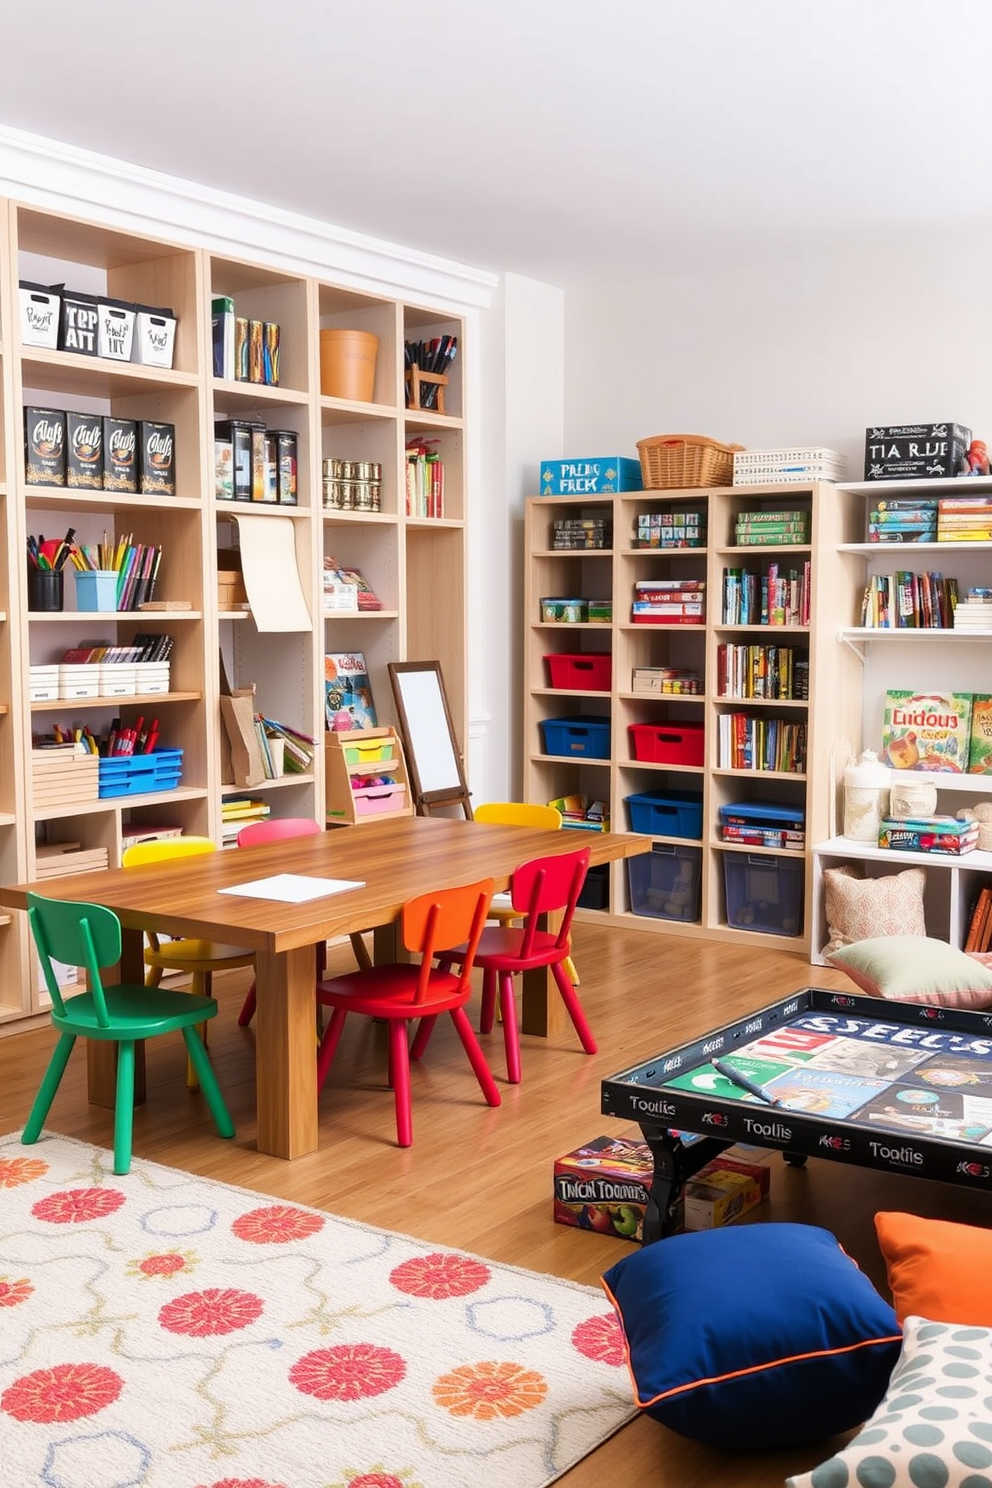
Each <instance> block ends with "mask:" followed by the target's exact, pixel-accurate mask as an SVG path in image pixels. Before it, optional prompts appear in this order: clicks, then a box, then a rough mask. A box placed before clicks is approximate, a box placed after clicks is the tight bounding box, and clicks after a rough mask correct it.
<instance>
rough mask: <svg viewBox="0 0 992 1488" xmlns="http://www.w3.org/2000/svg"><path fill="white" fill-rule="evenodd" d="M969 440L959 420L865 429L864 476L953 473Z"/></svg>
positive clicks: (940, 475)
mask: <svg viewBox="0 0 992 1488" xmlns="http://www.w3.org/2000/svg"><path fill="white" fill-rule="evenodd" d="M970 443H971V430H970V429H967V428H965V426H964V425H963V424H954V423H947V422H942V423H935V424H889V425H882V426H878V425H875V426H874V427H872V428H870V429H866V430H865V480H866V481H882V480H932V479H936V478H943V477H947V476H955V475H957V474H958V473H959V471H960V470H961V466H962V464H963V463H964V457H965V455H966V454H967V453H968V446H969V444H970Z"/></svg>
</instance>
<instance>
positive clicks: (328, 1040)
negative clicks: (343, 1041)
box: [317, 1007, 348, 1095]
mask: <svg viewBox="0 0 992 1488" xmlns="http://www.w3.org/2000/svg"><path fill="white" fill-rule="evenodd" d="M347 1016H348V1014H347V1012H346V1011H345V1009H344V1008H339V1007H338V1008H335V1009H334V1011H333V1013H332V1014H331V1018H330V1022H329V1023H328V1025H327V1027H326V1028H325V1029H324V1036H323V1038H322V1039H321V1041H320V1048H319V1049H318V1050H317V1093H318V1095H319V1094H320V1092H321V1091H322V1090H323V1088H324V1081H325V1080H326V1079H327V1071H328V1070H329V1069H330V1067H331V1060H332V1059H333V1058H334V1052H335V1050H336V1049H337V1046H338V1041H339V1039H340V1038H341V1031H342V1029H343V1028H344V1020H345V1018H347Z"/></svg>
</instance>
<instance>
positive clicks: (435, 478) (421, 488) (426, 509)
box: [406, 437, 444, 517]
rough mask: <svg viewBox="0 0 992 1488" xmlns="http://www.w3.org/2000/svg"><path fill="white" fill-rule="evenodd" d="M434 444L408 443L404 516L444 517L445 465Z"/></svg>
mask: <svg viewBox="0 0 992 1488" xmlns="http://www.w3.org/2000/svg"><path fill="white" fill-rule="evenodd" d="M436 445H437V440H435V439H420V438H419V437H417V438H414V439H411V440H409V441H408V442H407V446H406V514H407V516H408V517H443V516H444V462H443V460H442V459H441V457H440V455H439V454H438V452H437V449H436Z"/></svg>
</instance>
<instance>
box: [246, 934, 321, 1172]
mask: <svg viewBox="0 0 992 1488" xmlns="http://www.w3.org/2000/svg"><path fill="white" fill-rule="evenodd" d="M255 985H256V1006H255V1027H256V1035H255V1088H256V1101H257V1110H258V1136H257V1141H258V1150H259V1152H268V1153H270V1154H271V1155H272V1156H273V1157H286V1158H292V1157H303V1156H304V1154H305V1153H307V1152H315V1151H316V1149H317V1051H316V1048H315V1046H314V1038H313V1026H314V1023H313V1020H314V950H313V946H298V947H297V948H296V949H295V950H292V951H285V952H283V953H281V954H278V955H273V954H270V953H267V952H263V951H259V952H258V955H257V956H256V958H255Z"/></svg>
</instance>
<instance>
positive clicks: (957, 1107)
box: [857, 1084, 992, 1142]
mask: <svg viewBox="0 0 992 1488" xmlns="http://www.w3.org/2000/svg"><path fill="white" fill-rule="evenodd" d="M857 1119H858V1120H859V1121H865V1122H871V1123H873V1124H874V1125H876V1126H885V1127H889V1128H890V1129H891V1130H893V1131H906V1132H916V1133H917V1134H918V1135H919V1136H923V1137H949V1138H950V1139H951V1140H952V1141H956V1142H984V1141H985V1139H986V1138H987V1137H988V1136H989V1134H990V1132H992V1100H986V1099H983V1098H982V1097H981V1096H973V1095H962V1094H961V1093H960V1092H958V1091H952V1092H948V1091H943V1090H942V1091H937V1090H921V1089H920V1088H919V1086H915V1085H900V1084H894V1085H891V1086H890V1087H889V1088H888V1090H886V1091H883V1093H882V1094H881V1095H879V1096H876V1097H875V1099H874V1100H871V1101H869V1102H868V1104H867V1105H866V1106H863V1107H862V1108H861V1110H860V1111H858V1113H857Z"/></svg>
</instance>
